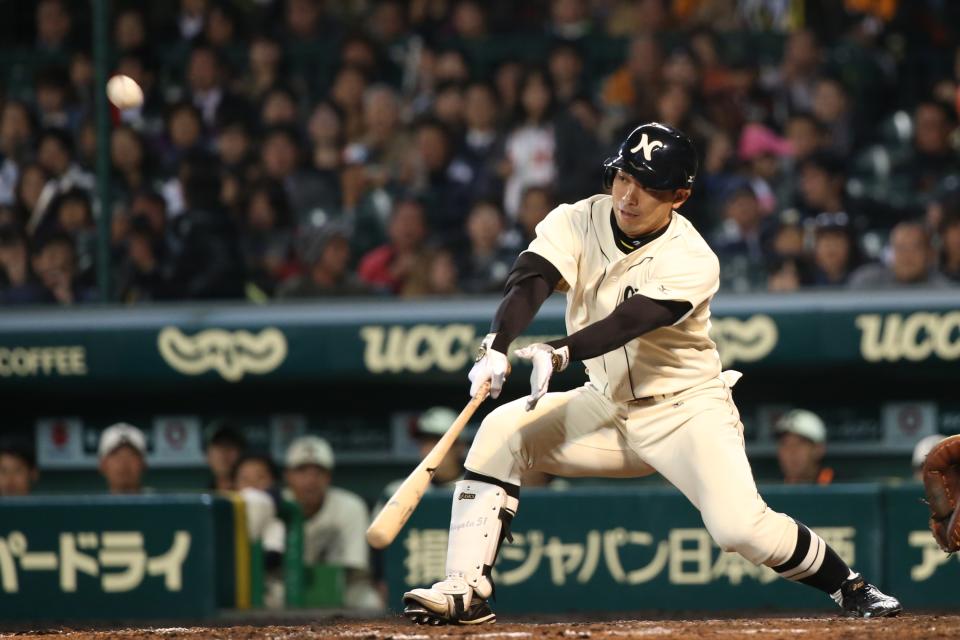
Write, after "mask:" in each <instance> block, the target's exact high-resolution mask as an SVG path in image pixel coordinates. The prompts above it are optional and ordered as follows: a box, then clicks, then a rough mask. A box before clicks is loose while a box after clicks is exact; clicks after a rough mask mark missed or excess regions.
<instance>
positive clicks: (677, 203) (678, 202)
mask: <svg viewBox="0 0 960 640" xmlns="http://www.w3.org/2000/svg"><path fill="white" fill-rule="evenodd" d="M691 193H693V191H692V190H690V189H677V190H676V191H674V192H673V208H674V209H679V208H680V207H681V206H682V205H683V203H684V202H686V201H687V198H689V197H690V194H691Z"/></svg>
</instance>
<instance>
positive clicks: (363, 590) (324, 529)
mask: <svg viewBox="0 0 960 640" xmlns="http://www.w3.org/2000/svg"><path fill="white" fill-rule="evenodd" d="M285 462H286V471H285V475H284V478H285V480H286V485H287V489H288V495H289V497H290V498H291V499H293V500H294V501H295V502H296V503H297V504H298V505H299V506H300V509H301V510H302V511H303V517H304V525H303V561H304V563H305V564H306V565H307V566H312V565H321V564H325V565H335V566H339V567H342V568H343V570H344V578H345V582H346V589H345V593H344V598H343V604H344V605H345V606H347V607H357V608H364V609H380V608H382V607H383V603H382V602H381V600H380V596H379V595H378V594H377V592H376V590H375V589H374V587H373V585H372V583H371V579H370V549H369V548H368V547H367V542H366V539H365V537H364V532H365V531H366V530H367V527H368V526H369V524H370V515H369V513H368V511H367V506H366V504H364V502H363V500H362V499H361V498H360V496H358V495H356V494H354V493H351V492H349V491H347V490H345V489H341V488H339V487H333V486H331V485H330V483H331V481H332V479H333V466H334V457H333V449H332V448H331V447H330V444H329V443H328V442H327V441H326V440H324V439H323V438H320V437H318V436H303V437H300V438H297V439H296V440H294V441H293V442H292V443H291V444H290V447H289V448H288V449H287V455H286V460H285Z"/></svg>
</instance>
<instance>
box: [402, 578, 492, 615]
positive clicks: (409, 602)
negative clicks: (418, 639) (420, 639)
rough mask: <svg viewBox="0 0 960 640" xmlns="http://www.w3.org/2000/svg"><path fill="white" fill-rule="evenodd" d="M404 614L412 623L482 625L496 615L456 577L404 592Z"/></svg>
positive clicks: (482, 599) (485, 602) (471, 589)
mask: <svg viewBox="0 0 960 640" xmlns="http://www.w3.org/2000/svg"><path fill="white" fill-rule="evenodd" d="M403 615H404V616H406V617H407V618H408V619H409V620H410V621H411V622H413V623H414V624H430V625H441V624H484V623H487V622H496V620H497V615H496V614H495V613H494V612H493V609H491V608H490V605H489V604H487V600H486V598H481V597H480V596H479V595H477V593H476V592H475V591H474V590H473V588H472V587H470V586H468V585H467V583H466V582H464V581H463V580H459V579H447V580H444V581H443V582H438V583H436V584H434V585H433V586H432V587H430V588H429V589H414V590H412V591H407V592H406V593H405V594H403Z"/></svg>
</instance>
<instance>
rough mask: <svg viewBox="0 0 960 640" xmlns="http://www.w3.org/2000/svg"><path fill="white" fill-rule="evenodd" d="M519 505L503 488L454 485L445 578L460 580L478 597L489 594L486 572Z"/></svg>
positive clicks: (484, 484)
mask: <svg viewBox="0 0 960 640" xmlns="http://www.w3.org/2000/svg"><path fill="white" fill-rule="evenodd" d="M519 503H520V501H519V500H517V498H514V497H511V496H508V495H507V492H506V490H505V489H504V488H503V487H499V486H497V485H494V484H490V483H487V482H481V481H478V480H460V481H459V482H457V484H456V488H455V490H454V493H453V507H452V508H451V510H450V537H449V539H448V542H447V577H448V578H450V577H459V578H462V579H463V580H464V581H465V582H466V583H467V584H468V585H470V586H471V587H473V590H474V591H475V592H476V593H477V595H479V596H480V597H481V598H489V597H490V596H491V595H492V594H493V582H492V581H491V579H490V571H491V569H492V568H493V563H494V562H495V561H496V558H497V550H498V549H499V548H500V541H501V533H502V532H504V529H503V527H504V523H505V522H506V525H507V526H508V527H509V523H510V520H512V519H513V516H514V515H516V513H517V507H518V506H519Z"/></svg>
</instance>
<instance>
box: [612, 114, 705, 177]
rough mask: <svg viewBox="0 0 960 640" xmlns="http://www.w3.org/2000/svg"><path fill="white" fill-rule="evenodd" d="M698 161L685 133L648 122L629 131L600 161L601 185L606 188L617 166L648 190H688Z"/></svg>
mask: <svg viewBox="0 0 960 640" xmlns="http://www.w3.org/2000/svg"><path fill="white" fill-rule="evenodd" d="M698 164H699V162H698V160H697V150H696V149H695V148H694V146H693V142H691V141H690V138H688V137H687V134H685V133H683V132H682V131H680V130H679V129H674V128H673V127H669V126H667V125H665V124H660V123H659V122H648V123H647V124H642V125H640V126H639V127H637V128H636V129H634V130H633V131H631V132H630V135H628V136H627V139H626V140H624V141H623V144H621V145H620V150H619V151H618V152H617V155H615V156H614V157H612V158H607V160H606V162H604V163H603V166H604V171H603V186H604V187H605V188H607V189H609V188H610V186H611V185H612V184H613V178H614V176H616V174H617V169H620V170H621V171H625V172H626V173H628V174H630V175H631V176H633V177H634V178H636V180H637V182H639V183H640V184H642V185H643V186H645V187H647V188H650V189H658V190H660V189H664V190H665V189H689V188H691V187H692V186H693V180H694V178H696V177H697V165H698Z"/></svg>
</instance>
